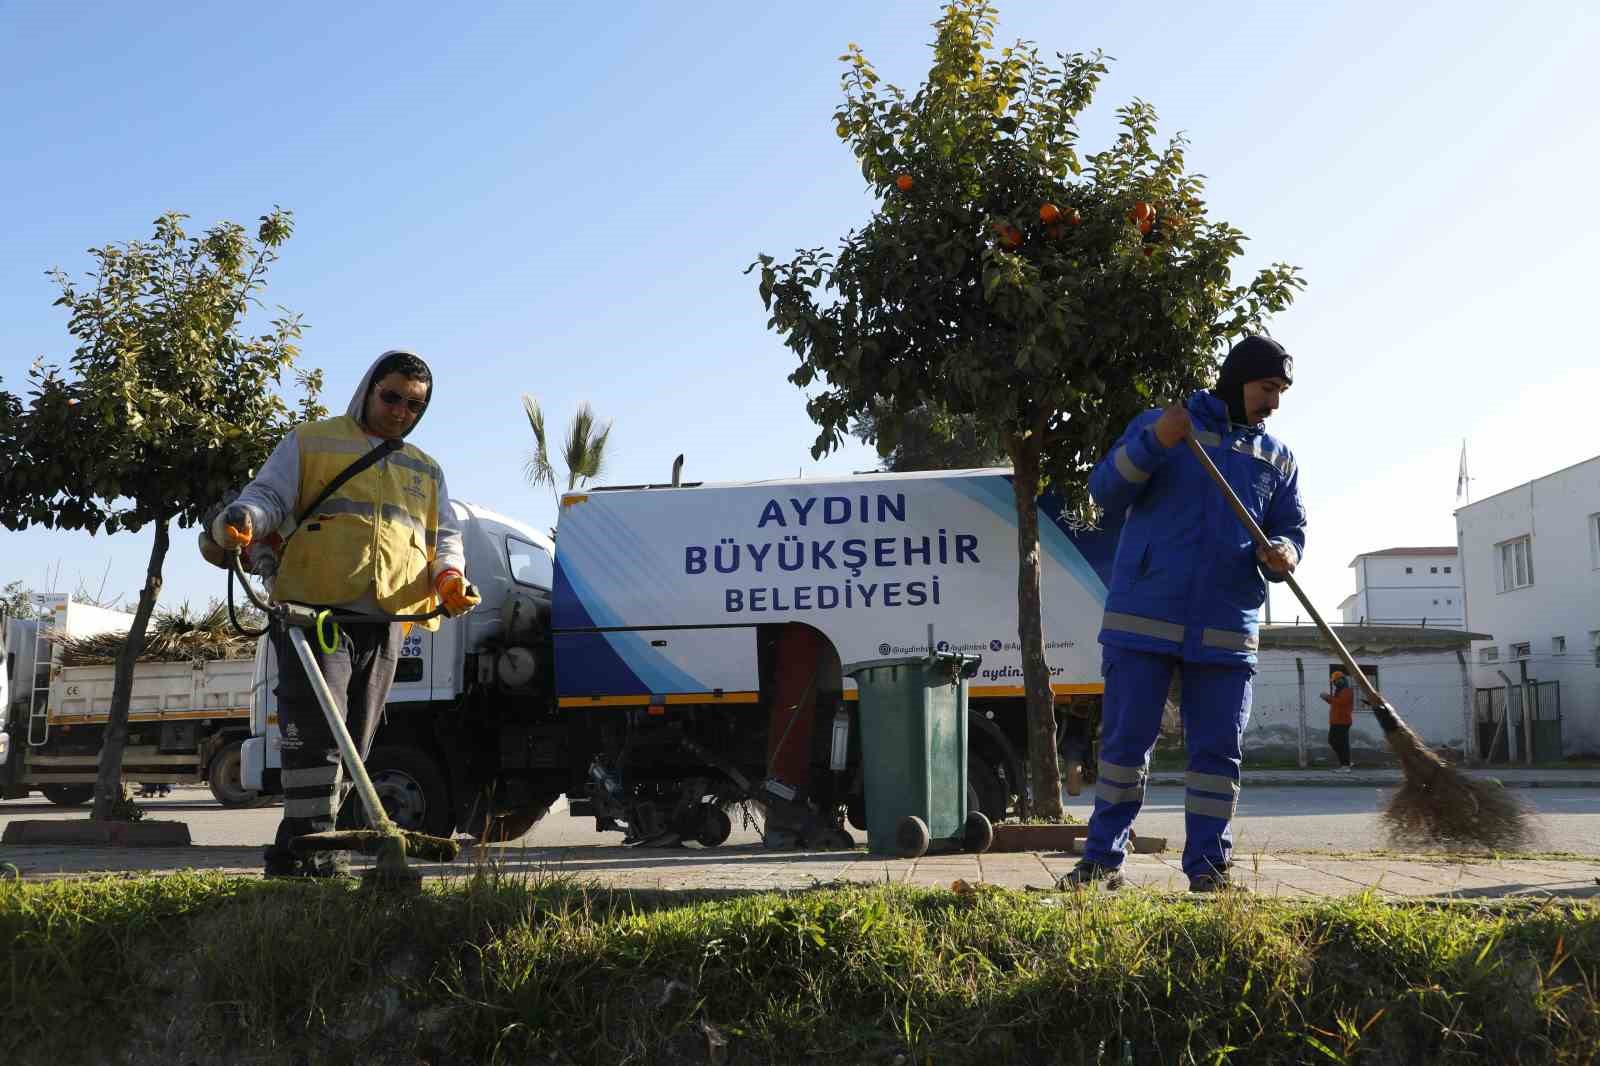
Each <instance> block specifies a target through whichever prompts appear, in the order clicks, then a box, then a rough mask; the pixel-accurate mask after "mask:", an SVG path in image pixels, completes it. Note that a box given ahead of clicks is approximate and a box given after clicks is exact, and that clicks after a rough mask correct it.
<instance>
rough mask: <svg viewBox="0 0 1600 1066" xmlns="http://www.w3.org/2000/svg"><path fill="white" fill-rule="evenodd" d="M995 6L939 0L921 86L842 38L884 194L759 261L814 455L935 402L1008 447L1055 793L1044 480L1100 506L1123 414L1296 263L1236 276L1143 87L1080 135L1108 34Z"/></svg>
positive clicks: (1155, 395) (855, 107)
mask: <svg viewBox="0 0 1600 1066" xmlns="http://www.w3.org/2000/svg"><path fill="white" fill-rule="evenodd" d="M994 23H995V10H994V8H993V7H992V6H991V5H990V4H988V3H987V2H985V0H955V2H953V3H950V4H948V5H946V6H945V7H944V8H943V14H942V16H941V18H940V19H939V21H938V22H937V23H936V24H935V29H936V37H935V41H934V45H933V65H932V67H931V69H930V70H929V73H928V78H927V81H926V83H925V84H924V85H922V87H921V88H919V89H918V90H917V91H916V93H915V94H913V95H907V94H906V93H905V92H903V91H902V90H900V89H898V88H896V87H895V86H893V85H890V84H887V83H884V82H882V81H880V79H879V77H878V74H877V72H876V71H874V70H873V68H872V64H871V63H869V62H868V61H867V58H866V56H865V55H864V54H862V52H861V50H860V48H858V47H857V46H855V45H851V46H850V48H849V50H848V52H847V53H846V54H845V55H844V56H841V57H840V58H841V59H842V61H843V62H844V63H845V64H846V70H845V74H844V77H843V82H844V95H845V99H844V103H843V104H842V105H841V106H840V107H839V108H838V110H837V111H836V112H835V113H834V122H835V126H836V132H837V133H838V135H839V137H840V139H842V140H843V141H845V142H846V143H847V144H849V145H850V147H851V148H852V150H853V151H854V152H855V155H856V158H857V159H858V160H859V161H860V164H861V171H862V174H863V175H864V176H865V178H866V180H867V182H868V185H869V186H870V188H871V189H872V191H873V193H874V195H875V197H876V198H877V201H878V207H877V209H876V211H875V212H874V213H873V215H872V217H871V218H870V219H869V220H868V221H867V223H866V224H865V225H864V226H863V227H862V228H861V229H859V230H853V231H851V232H850V233H849V234H848V235H847V236H846V237H845V238H844V239H843V241H842V242H841V243H840V246H839V250H838V251H837V253H827V252H825V251H824V250H823V249H821V248H812V249H808V250H802V251H800V252H798V253H797V254H796V255H795V256H794V257H793V258H792V259H791V260H790V261H789V262H787V263H779V262H777V261H776V260H775V259H774V258H773V257H771V256H767V255H763V256H761V257H759V259H758V261H757V262H756V263H755V264H752V269H756V268H759V270H760V278H761V282H760V292H761V298H762V301H763V302H764V303H765V305H766V307H767V308H768V310H769V311H770V312H771V319H770V322H769V325H770V327H771V328H772V329H774V330H777V331H778V332H779V333H780V334H781V335H782V336H783V337H784V341H785V343H786V344H787V345H788V346H789V347H790V348H791V349H792V350H793V351H794V352H795V353H796V354H797V355H798V356H799V359H800V364H799V366H798V367H797V368H796V369H795V370H794V371H793V373H791V374H790V375H789V380H790V381H791V382H793V383H794V384H795V385H797V386H799V387H800V388H803V389H808V390H815V391H814V392H813V395H812V396H811V397H810V399H809V400H808V401H807V410H808V411H809V413H810V414H811V417H812V419H813V420H814V421H816V422H817V424H818V425H819V427H820V432H819V433H818V435H817V440H816V444H815V446H814V447H813V449H812V454H813V455H814V456H818V457H820V456H821V455H823V454H825V453H827V452H828V451H830V450H832V449H833V448H835V447H837V446H838V445H839V443H840V441H841V439H842V437H843V434H844V433H845V432H846V431H847V430H848V429H849V427H850V425H851V422H852V420H856V419H860V418H862V417H864V416H865V415H867V414H868V413H872V414H873V415H874V416H875V417H876V418H877V420H878V424H879V425H880V426H881V427H884V428H885V429H887V430H888V431H889V432H890V433H891V435H892V434H893V433H894V430H895V427H894V425H893V423H894V421H895V420H896V419H902V420H903V419H906V418H908V417H911V416H912V415H913V414H914V412H916V411H918V410H919V408H922V407H923V406H924V405H929V406H932V407H933V408H935V409H937V410H941V411H945V412H949V413H950V414H951V415H952V416H970V417H971V418H972V419H973V420H974V424H975V426H976V427H977V429H978V430H979V431H980V433H981V434H982V435H983V436H984V438H985V439H989V438H992V439H993V440H995V441H997V442H998V443H999V444H1000V446H1001V447H1002V448H1003V449H1004V451H1005V453H1006V455H1007V456H1008V457H1009V458H1010V461H1011V465H1012V469H1013V472H1014V483H1015V496H1016V506H1017V543H1018V552H1019V573H1018V578H1017V596H1018V629H1019V633H1018V636H1019V640H1020V642H1021V644H1022V662H1023V673H1024V684H1025V688H1026V691H1027V700H1028V715H1029V722H1030V726H1029V744H1028V749H1029V780H1030V783H1031V785H1032V793H1033V795H1032V801H1033V803H1034V805H1035V810H1036V811H1037V813H1039V814H1042V815H1045V816H1051V815H1059V813H1060V810H1061V807H1060V777H1059V771H1058V769H1057V766H1056V757H1055V743H1054V737H1055V713H1054V706H1053V702H1054V701H1053V697H1052V694H1051V689H1050V679H1049V669H1048V666H1047V665H1046V662H1045V657H1044V638H1043V633H1042V626H1041V621H1040V610H1039V604H1040V563H1039V531H1038V520H1037V512H1036V509H1035V502H1034V501H1035V497H1036V495H1037V493H1038V492H1039V490H1040V489H1041V488H1042V487H1043V486H1044V485H1046V484H1052V485H1053V486H1054V487H1055V488H1056V489H1057V491H1059V492H1060V493H1062V494H1063V495H1064V496H1065V497H1066V498H1067V500H1068V501H1069V502H1070V503H1074V504H1076V505H1077V507H1078V509H1079V512H1080V513H1081V514H1082V515H1084V516H1085V517H1086V518H1089V517H1092V507H1091V506H1090V504H1089V501H1088V497H1087V480H1088V474H1089V471H1090V470H1091V469H1092V468H1093V465H1094V463H1095V461H1096V460H1097V459H1099V458H1100V457H1101V456H1102V455H1104V454H1105V451H1106V449H1107V448H1108V446H1109V445H1110V444H1111V442H1112V441H1114V439H1115V437H1116V435H1117V434H1118V433H1119V432H1120V431H1121V429H1122V427H1123V426H1124V425H1125V424H1126V423H1127V421H1128V420H1129V419H1130V418H1132V417H1133V416H1134V415H1135V414H1136V413H1138V411H1139V410H1141V409H1142V408H1144V407H1147V406H1149V405H1150V404H1151V403H1152V402H1155V401H1161V400H1168V399H1174V398H1177V397H1179V396H1181V395H1183V394H1184V393H1185V392H1187V391H1189V390H1191V389H1193V388H1196V387H1198V386H1200V385H1202V384H1204V383H1206V382H1208V381H1209V378H1210V375H1211V372H1212V370H1213V369H1214V367H1215V360H1216V356H1217V353H1218V352H1219V351H1220V350H1221V349H1222V348H1223V347H1224V346H1225V345H1226V344H1227V343H1228V342H1229V341H1230V340H1231V339H1233V338H1235V337H1238V336H1240V335H1242V334H1244V333H1246V332H1254V331H1257V330H1260V329H1261V328H1262V327H1263V323H1264V320H1265V319H1266V317H1267V316H1268V315H1270V314H1271V313H1272V312H1274V311H1277V310H1279V309H1280V308H1282V307H1284V306H1286V305H1287V304H1288V303H1289V301H1290V299H1291V298H1292V296H1293V293H1294V290H1295V288H1296V287H1298V286H1299V285H1300V284H1301V282H1300V280H1299V278H1298V276H1297V272H1296V270H1295V268H1293V267H1290V266H1287V265H1285V264H1282V263H1279V264H1276V265H1274V266H1272V267H1270V268H1268V269H1266V270H1263V271H1261V272H1260V273H1259V274H1258V275H1257V276H1256V277H1255V278H1254V279H1252V280H1251V281H1249V282H1248V283H1245V284H1235V283H1234V282H1233V280H1232V274H1231V271H1230V266H1229V264H1230V263H1231V261H1232V260H1233V259H1234V258H1235V257H1237V256H1238V255H1239V254H1240V252H1241V243H1242V241H1243V240H1244V235H1243V234H1242V233H1240V232H1239V231H1238V230H1236V229H1234V228H1233V227H1231V226H1229V225H1228V224H1227V223H1225V222H1222V221H1220V220H1216V219H1213V218H1211V217H1209V216H1208V214H1207V212H1206V205H1205V203H1204V202H1203V200H1202V199H1201V194H1202V191H1203V187H1204V186H1203V181H1202V179H1201V177H1200V176H1199V175H1196V174H1190V173H1188V172H1186V170H1185V169H1184V146H1185V140H1184V138H1183V137H1181V136H1179V137H1176V138H1174V139H1172V140H1171V141H1170V142H1169V143H1168V144H1167V145H1166V146H1165V147H1164V148H1158V147H1157V146H1156V145H1155V143H1154V140H1155V136H1156V114H1155V110H1154V109H1153V108H1152V107H1151V106H1150V105H1149V104H1147V103H1144V102H1142V101H1139V100H1135V101H1134V102H1133V103H1131V104H1129V105H1127V106H1125V107H1123V108H1121V109H1120V110H1119V111H1118V115H1119V117H1120V119H1121V133H1120V134H1119V135H1118V136H1117V138H1116V139H1115V140H1114V141H1113V143H1112V144H1111V145H1110V146H1109V147H1108V148H1106V149H1105V150H1104V151H1102V152H1099V153H1097V154H1093V155H1088V156H1086V157H1080V156H1079V153H1078V147H1077V124H1076V122H1077V116H1078V115H1079V113H1080V112H1082V111H1083V109H1084V108H1085V107H1087V106H1088V104H1089V102H1090V100H1091V99H1092V97H1093V95H1094V92H1095V89H1096V87H1097V85H1098V83H1099V80H1100V78H1101V76H1102V75H1103V74H1104V73H1105V71H1106V65H1105V58H1104V56H1102V55H1101V54H1100V53H1098V52H1096V53H1093V54H1087V55H1086V54H1079V53H1070V54H1064V55H1063V54H1058V55H1057V57H1056V60H1055V61H1054V62H1051V61H1048V60H1046V59H1043V58H1041V57H1040V55H1039V52H1038V49H1037V48H1035V47H1034V46H1033V45H1031V44H1029V43H1027V42H1018V43H1017V44H1016V45H1015V46H1014V47H1011V48H1003V49H1000V50H998V51H996V49H995V48H994V46H993V35H994ZM818 385H822V386H823V387H822V388H820V389H817V388H816V387H817V386H818Z"/></svg>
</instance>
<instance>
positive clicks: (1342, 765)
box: [1321, 670, 1356, 774]
mask: <svg viewBox="0 0 1600 1066" xmlns="http://www.w3.org/2000/svg"><path fill="white" fill-rule="evenodd" d="M1332 681H1333V683H1332V684H1331V685H1330V686H1329V690H1328V692H1324V693H1322V694H1321V695H1322V702H1323V703H1326V704H1327V705H1328V747H1330V748H1332V749H1333V753H1334V755H1336V756H1338V759H1339V765H1338V766H1336V767H1334V773H1345V774H1348V773H1350V772H1351V766H1350V726H1351V724H1352V723H1353V722H1354V721H1355V718H1354V712H1355V705H1356V690H1355V689H1354V688H1353V687H1351V685H1350V679H1349V678H1348V677H1345V676H1344V671H1342V670H1335V671H1334V672H1333V679H1332Z"/></svg>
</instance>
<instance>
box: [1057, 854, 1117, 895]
mask: <svg viewBox="0 0 1600 1066" xmlns="http://www.w3.org/2000/svg"><path fill="white" fill-rule="evenodd" d="M1122 884H1123V881H1122V871H1121V870H1120V869H1118V868H1117V867H1115V866H1102V865H1100V864H1099V863H1097V862H1093V861H1091V860H1089V859H1079V860H1078V865H1076V866H1074V867H1073V868H1072V869H1070V870H1068V871H1067V872H1066V873H1064V874H1062V875H1061V876H1060V877H1058V878H1056V888H1058V889H1060V890H1061V891H1063V892H1064V891H1066V890H1067V889H1069V888H1092V887H1094V886H1095V885H1099V886H1100V887H1101V888H1103V889H1105V890H1106V891H1107V892H1115V891H1116V890H1117V889H1119V888H1121V887H1122Z"/></svg>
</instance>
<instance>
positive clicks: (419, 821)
mask: <svg viewBox="0 0 1600 1066" xmlns="http://www.w3.org/2000/svg"><path fill="white" fill-rule="evenodd" d="M367 776H368V777H370V778H372V787H373V789H374V790H376V791H377V793H378V800H379V802H381V803H382V804H383V809H384V812H385V813H386V814H388V816H389V818H390V819H391V820H392V821H393V822H394V823H395V824H396V825H398V826H399V827H400V828H401V829H409V830H411V831H412V832H416V833H427V834H428V835H429V836H436V837H443V836H449V835H450V832H451V830H453V829H454V828H455V816H454V814H453V813H452V811H451V808H450V789H449V787H448V786H447V785H446V784H445V780H444V774H442V773H440V771H439V767H438V766H437V765H436V764H435V763H434V761H433V759H432V758H430V757H429V756H428V755H427V754H426V753H424V752H422V751H419V750H418V749H416V748H408V747H396V746H391V747H381V748H376V749H374V750H373V752H372V754H371V755H370V756H368V758H367ZM338 824H339V828H341V829H360V828H363V827H365V826H366V824H367V814H366V811H364V810H363V809H362V807H361V797H360V796H358V795H356V790H355V789H354V788H352V789H350V791H349V792H348V793H347V794H346V795H345V798H344V805H343V806H342V807H340V808H339V820H338Z"/></svg>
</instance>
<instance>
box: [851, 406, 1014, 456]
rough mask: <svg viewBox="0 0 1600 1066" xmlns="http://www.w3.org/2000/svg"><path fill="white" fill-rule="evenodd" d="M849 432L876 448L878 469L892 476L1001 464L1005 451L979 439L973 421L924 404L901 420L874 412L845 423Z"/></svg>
mask: <svg viewBox="0 0 1600 1066" xmlns="http://www.w3.org/2000/svg"><path fill="white" fill-rule="evenodd" d="M850 432H851V434H852V435H853V436H855V437H856V438H858V439H859V440H861V441H862V442H864V443H867V444H875V445H877V447H878V455H879V456H880V457H881V458H882V459H883V461H884V466H885V467H887V468H888V469H889V470H892V471H894V472H896V473H903V472H906V471H911V470H966V469H970V468H973V467H980V466H999V465H1001V464H1003V463H1005V462H1007V456H1006V453H1005V451H1004V450H1003V449H1002V448H1001V447H1000V446H999V444H998V443H997V442H995V441H994V440H993V439H991V438H989V437H987V436H986V435H985V432H984V428H983V427H980V426H979V425H978V421H977V419H975V418H973V417H972V416H971V415H951V414H947V413H946V412H943V411H939V410H936V409H935V408H932V407H929V406H928V405H926V404H924V405H922V406H921V407H918V408H916V409H915V410H912V411H908V412H906V413H905V414H903V415H895V414H894V412H893V411H888V412H886V413H885V414H883V415H881V416H880V415H879V413H878V411H877V408H876V407H874V409H873V410H871V411H868V412H867V413H866V414H863V415H862V416H860V417H859V418H856V419H853V420H852V421H851V423H850ZM891 433H892V434H893V435H892V436H891Z"/></svg>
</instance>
